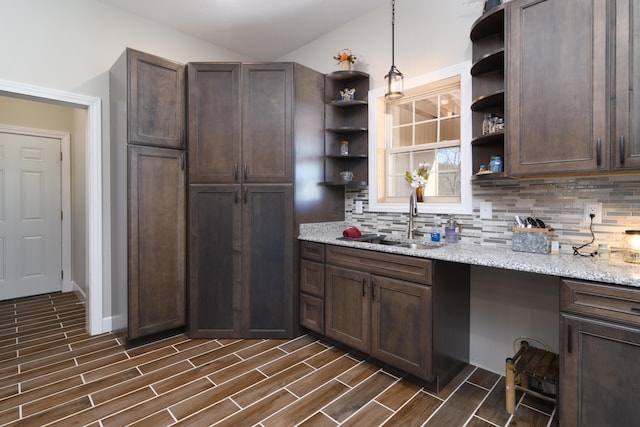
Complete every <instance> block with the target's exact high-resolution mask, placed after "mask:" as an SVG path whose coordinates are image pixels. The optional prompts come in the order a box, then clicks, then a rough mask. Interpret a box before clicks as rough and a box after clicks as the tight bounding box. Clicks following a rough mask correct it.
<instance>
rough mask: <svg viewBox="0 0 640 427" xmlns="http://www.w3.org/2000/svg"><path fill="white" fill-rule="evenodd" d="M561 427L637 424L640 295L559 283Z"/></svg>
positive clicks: (614, 288)
mask: <svg viewBox="0 0 640 427" xmlns="http://www.w3.org/2000/svg"><path fill="white" fill-rule="evenodd" d="M561 286H562V288H561V310H562V313H561V314H562V337H563V339H562V340H561V353H560V357H561V362H560V363H561V366H560V368H561V369H560V382H559V387H560V396H559V400H558V401H559V405H560V408H559V414H560V424H561V425H562V426H566V427H573V426H576V427H577V426H581V427H582V426H585V427H586V426H594V427H595V426H622V425H625V426H631V425H640V411H638V407H637V404H636V402H635V401H634V399H632V398H630V396H637V395H638V393H640V380H638V379H639V378H640V367H638V364H637V363H636V361H637V360H638V358H639V357H640V310H639V308H640V292H639V291H638V290H637V289H629V288H623V287H618V286H607V285H601V284H597V283H590V282H581V281H574V280H563V281H562V284H561Z"/></svg>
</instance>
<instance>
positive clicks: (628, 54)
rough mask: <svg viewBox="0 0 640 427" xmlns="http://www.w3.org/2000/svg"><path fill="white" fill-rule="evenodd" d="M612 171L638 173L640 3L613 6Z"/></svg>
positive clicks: (624, 1)
mask: <svg viewBox="0 0 640 427" xmlns="http://www.w3.org/2000/svg"><path fill="white" fill-rule="evenodd" d="M615 7H616V9H615V14H616V15H615V22H616V32H615V43H616V50H615V52H616V57H615V58H616V59H615V60H616V63H615V70H616V76H615V97H614V99H615V102H616V103H615V104H614V113H615V120H616V122H615V130H614V133H613V145H612V149H613V161H614V165H615V169H640V40H639V38H640V1H639V0H618V1H616V3H615Z"/></svg>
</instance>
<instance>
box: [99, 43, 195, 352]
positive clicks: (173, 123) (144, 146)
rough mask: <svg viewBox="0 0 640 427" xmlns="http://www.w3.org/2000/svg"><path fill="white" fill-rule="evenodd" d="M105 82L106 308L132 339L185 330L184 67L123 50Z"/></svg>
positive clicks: (115, 327) (117, 325) (117, 327)
mask: <svg viewBox="0 0 640 427" xmlns="http://www.w3.org/2000/svg"><path fill="white" fill-rule="evenodd" d="M109 78H110V98H111V215H112V222H111V224H112V225H111V240H112V253H111V266H112V270H111V274H112V295H111V303H112V307H113V314H114V329H122V328H126V330H127V339H128V340H134V339H138V338H142V337H146V336H150V335H153V334H156V333H160V332H165V331H169V330H172V329H175V328H179V327H183V326H184V325H185V324H186V308H185V299H186V290H185V286H186V271H185V264H186V247H185V242H186V197H185V194H186V193H185V185H186V165H185V161H186V159H185V155H186V153H185V148H186V147H185V105H184V103H185V101H184V100H185V66H184V65H180V64H176V63H174V62H172V61H168V60H165V59H162V58H158V57H155V56H152V55H149V54H146V53H142V52H138V51H135V50H133V49H127V50H126V51H125V52H124V53H123V54H122V56H121V57H120V58H119V59H118V60H117V61H116V63H115V64H114V65H113V67H112V68H111V70H110V73H109Z"/></svg>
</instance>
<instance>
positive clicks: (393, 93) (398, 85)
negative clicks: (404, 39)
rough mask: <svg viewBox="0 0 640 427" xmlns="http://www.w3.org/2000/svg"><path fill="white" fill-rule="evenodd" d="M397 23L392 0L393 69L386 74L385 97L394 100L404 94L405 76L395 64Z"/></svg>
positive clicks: (393, 0)
mask: <svg viewBox="0 0 640 427" xmlns="http://www.w3.org/2000/svg"><path fill="white" fill-rule="evenodd" d="M395 25H396V0H391V69H390V70H389V73H388V74H387V75H386V76H384V79H385V80H386V86H387V91H386V92H385V94H384V97H385V99H389V100H393V99H399V98H402V97H403V96H404V77H403V76H402V73H401V72H400V70H398V69H397V68H396V65H395Z"/></svg>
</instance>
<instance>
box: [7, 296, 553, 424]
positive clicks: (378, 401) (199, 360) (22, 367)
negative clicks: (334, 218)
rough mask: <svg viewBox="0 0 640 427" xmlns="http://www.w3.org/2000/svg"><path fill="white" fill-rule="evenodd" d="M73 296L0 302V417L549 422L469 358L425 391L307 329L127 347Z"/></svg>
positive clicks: (543, 407)
mask: <svg viewBox="0 0 640 427" xmlns="http://www.w3.org/2000/svg"><path fill="white" fill-rule="evenodd" d="M84 317H85V310H84V305H82V304H80V303H79V301H78V300H77V298H76V297H75V296H74V295H73V294H53V295H46V296H38V297H33V298H25V299H20V300H16V301H5V302H0V425H10V426H22V425H24V426H41V425H56V426H75V425H88V426H91V427H98V426H125V425H135V426H154V427H157V426H168V425H181V426H201V425H202V426H208V425H216V426H234V427H235V426H253V425H258V426H264V427H270V426H286V427H288V426H294V425H302V426H337V425H340V426H367V427H368V426H378V425H385V426H421V425H426V426H447V427H452V426H473V427H477V426H507V425H510V426H519V427H520V426H557V421H556V418H557V417H556V416H555V412H554V408H553V406H552V405H550V404H549V403H546V402H543V401H540V400H537V399H535V398H531V397H529V396H524V398H523V396H522V395H519V396H518V401H519V404H518V408H517V412H516V414H515V415H514V416H512V417H510V416H509V415H508V414H507V413H506V411H505V410H504V377H500V376H499V375H496V374H494V373H491V372H488V371H485V370H482V369H478V368H475V367H473V366H468V367H467V368H466V369H465V370H464V371H463V372H462V373H461V374H460V375H459V376H458V377H457V378H456V379H454V380H453V381H452V382H451V383H450V384H449V385H448V386H447V387H446V388H445V389H444V390H443V391H442V392H440V393H439V394H433V393H430V392H428V391H425V390H424V389H422V388H421V387H419V386H417V385H415V384H414V383H411V382H410V381H408V380H406V379H403V378H401V377H399V376H398V374H397V373H393V372H391V371H389V370H383V369H380V368H379V367H377V366H376V365H374V364H372V363H370V362H368V361H366V360H362V359H360V358H358V357H357V356H355V355H353V354H349V353H345V352H344V351H341V350H339V349H337V348H334V347H332V346H330V345H328V344H327V343H324V342H323V341H318V340H317V339H315V338H313V337H311V336H306V335H305V336H302V337H300V338H297V339H295V340H291V341H287V340H222V339H220V340H191V339H189V338H187V337H186V336H184V335H180V336H176V337H172V338H170V339H167V340H164V341H162V342H157V343H153V344H150V345H147V346H144V347H138V348H134V349H130V350H126V349H125V348H124V347H123V346H122V345H121V343H120V341H119V340H118V337H117V336H116V335H114V334H103V335H99V336H89V335H88V334H87V333H86V332H85V321H84Z"/></svg>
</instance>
